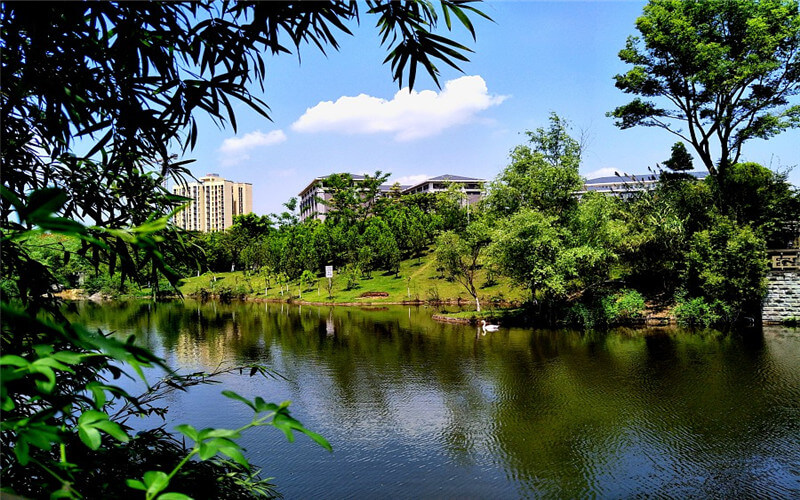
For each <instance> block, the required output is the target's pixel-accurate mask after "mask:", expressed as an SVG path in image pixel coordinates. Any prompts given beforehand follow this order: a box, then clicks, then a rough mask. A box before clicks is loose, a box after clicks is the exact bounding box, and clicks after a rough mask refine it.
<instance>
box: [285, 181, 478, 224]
mask: <svg viewBox="0 0 800 500" xmlns="http://www.w3.org/2000/svg"><path fill="white" fill-rule="evenodd" d="M327 177H328V176H325V177H317V178H315V179H314V180H312V181H311V182H310V183H309V184H308V186H306V187H305V189H303V190H302V191H300V193H299V195H298V196H299V197H300V220H305V219H307V218H309V217H314V218H317V219H319V220H325V216H326V214H327V212H328V205H327V202H328V201H329V200H330V198H331V195H330V193H329V192H328V190H327V189H326V186H325V179H327ZM350 177H352V179H353V181H354V182H355V183H359V182H361V181H363V180H364V176H363V175H357V174H350ZM485 184H486V180H485V179H475V178H472V177H463V176H460V175H439V176H436V177H432V178H430V179H427V180H425V181H422V182H419V183H417V184H413V185H405V186H402V185H393V184H382V185H381V186H380V192H379V196H386V195H387V194H388V193H391V192H392V191H397V190H399V192H400V194H401V195H409V194H418V193H440V192H443V191H447V189H448V188H449V187H450V186H452V185H455V188H456V190H458V191H461V192H463V193H464V195H465V202H467V203H470V204H473V203H477V202H478V200H480V199H481V197H482V196H483V194H484V185H485Z"/></svg>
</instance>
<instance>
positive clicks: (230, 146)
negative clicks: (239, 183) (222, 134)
mask: <svg viewBox="0 0 800 500" xmlns="http://www.w3.org/2000/svg"><path fill="white" fill-rule="evenodd" d="M285 140H286V134H284V133H283V130H272V131H270V132H267V133H266V134H265V133H264V132H262V131H260V130H256V131H254V132H250V133H247V134H244V135H243V136H241V137H229V138H227V139H225V140H224V141H222V145H221V146H220V147H219V149H217V152H218V153H219V162H220V165H222V166H223V167H232V166H234V165H238V164H239V163H242V162H243V161H247V160H249V159H250V155H249V154H247V152H248V151H250V150H252V149H256V148H260V147H264V146H274V145H275V144H280V143H282V142H284V141H285Z"/></svg>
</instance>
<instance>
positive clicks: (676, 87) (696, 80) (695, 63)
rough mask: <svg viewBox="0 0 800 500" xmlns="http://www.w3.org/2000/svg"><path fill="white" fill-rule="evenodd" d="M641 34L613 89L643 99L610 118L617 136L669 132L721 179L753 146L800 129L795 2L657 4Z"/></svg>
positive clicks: (799, 28)
mask: <svg viewBox="0 0 800 500" xmlns="http://www.w3.org/2000/svg"><path fill="white" fill-rule="evenodd" d="M636 28H637V30H638V31H639V33H640V34H641V37H629V38H628V41H627V44H626V46H625V48H624V49H623V50H621V51H620V52H619V57H620V59H622V61H624V62H626V63H628V64H632V65H633V68H631V69H630V70H629V71H628V72H627V73H624V74H619V75H616V77H615V80H616V86H617V88H619V89H620V90H622V91H623V92H625V93H627V94H634V95H638V96H641V97H637V98H635V99H634V100H633V101H631V102H629V103H628V104H625V105H623V106H620V107H618V108H616V109H615V110H614V111H612V112H610V113H609V116H612V117H614V118H616V119H617V121H616V125H617V126H619V127H620V128H623V129H627V128H630V127H634V126H639V125H641V126H645V127H659V128H662V129H665V130H667V131H669V132H671V133H673V134H675V135H677V136H678V137H680V138H681V139H683V140H684V141H686V142H687V143H689V144H691V145H692V146H693V147H694V149H695V151H696V152H697V154H698V156H699V157H700V160H701V161H702V162H703V165H704V166H705V167H706V168H707V169H708V172H709V173H710V174H711V175H714V176H716V175H718V174H720V175H722V174H724V173H725V170H726V169H727V168H728V167H729V166H731V165H733V164H735V163H737V162H738V161H739V158H740V156H741V154H742V146H743V145H744V143H745V142H747V141H748V140H750V139H753V138H760V139H768V138H770V137H772V136H775V135H777V134H779V133H781V132H783V131H784V130H787V129H789V128H793V127H797V126H800V105H797V104H791V98H792V96H795V95H797V93H798V92H800V69H798V68H800V13H799V12H798V2H797V0H739V1H728V0H702V1H682V0H651V1H650V3H648V4H647V5H646V6H645V8H644V12H643V15H642V16H641V17H639V18H638V19H637V20H636ZM664 104H666V107H661V106H662V105H664Z"/></svg>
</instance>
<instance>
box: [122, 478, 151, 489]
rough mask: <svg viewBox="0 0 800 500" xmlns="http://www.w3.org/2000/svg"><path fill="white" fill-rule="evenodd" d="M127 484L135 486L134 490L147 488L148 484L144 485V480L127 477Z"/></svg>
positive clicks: (131, 486)
mask: <svg viewBox="0 0 800 500" xmlns="http://www.w3.org/2000/svg"><path fill="white" fill-rule="evenodd" d="M125 484H127V485H128V487H129V488H133V489H134V490H142V491H145V490H147V486H145V485H144V483H143V482H141V481H139V480H138V479H126V480H125Z"/></svg>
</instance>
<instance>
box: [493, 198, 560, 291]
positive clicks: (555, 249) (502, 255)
mask: <svg viewBox="0 0 800 500" xmlns="http://www.w3.org/2000/svg"><path fill="white" fill-rule="evenodd" d="M564 246H565V245H564V229H563V228H562V227H561V226H560V225H559V224H558V222H557V219H556V218H555V217H554V216H552V215H547V214H544V213H542V212H539V211H535V210H531V209H523V210H521V211H519V212H517V213H516V214H514V215H513V216H511V217H509V218H508V219H504V220H503V221H502V222H501V224H500V225H499V227H498V229H497V230H496V231H495V233H494V236H493V241H492V244H491V246H490V247H489V250H488V254H489V258H490V259H491V260H492V262H493V263H494V264H495V265H496V266H497V267H498V269H500V272H502V273H503V274H505V275H506V276H508V277H510V278H511V279H512V280H513V281H514V283H516V284H517V285H519V286H521V287H523V288H525V289H526V290H528V291H529V292H530V295H531V299H532V300H536V301H538V300H541V299H545V300H551V299H554V298H563V297H565V296H566V293H567V289H566V278H565V276H564V271H563V269H564V266H563V265H562V260H563V258H564V251H565V249H564Z"/></svg>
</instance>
